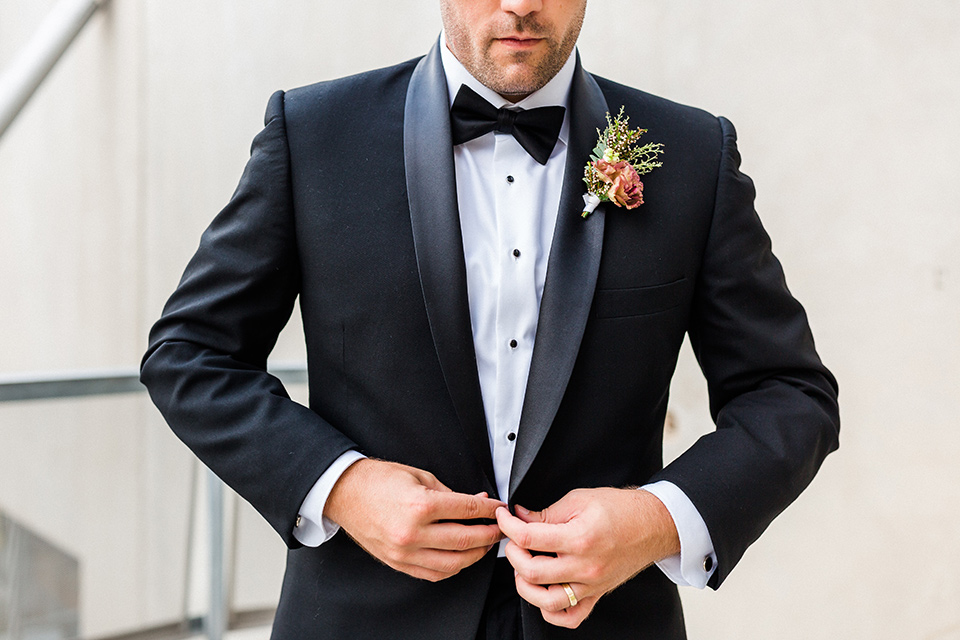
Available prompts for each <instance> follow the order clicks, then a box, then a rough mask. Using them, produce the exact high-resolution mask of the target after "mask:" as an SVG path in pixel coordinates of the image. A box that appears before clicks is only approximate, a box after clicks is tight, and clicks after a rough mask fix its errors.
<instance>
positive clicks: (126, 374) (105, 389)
mask: <svg viewBox="0 0 960 640" xmlns="http://www.w3.org/2000/svg"><path fill="white" fill-rule="evenodd" d="M269 372H270V373H271V374H272V375H274V376H276V377H277V378H279V379H280V381H281V382H283V383H284V384H305V383H306V382H307V370H306V367H305V366H304V365H302V364H299V363H294V364H289V363H288V364H277V365H275V366H270V368H269ZM145 390H146V389H145V388H144V386H143V385H142V384H140V372H139V371H138V370H137V369H135V368H133V367H130V368H124V369H90V370H81V371H66V372H42V373H36V372H34V373H18V374H0V403H2V402H22V401H25V400H53V399H58V398H78V397H82V396H104V395H114V394H118V393H137V392H142V391H145Z"/></svg>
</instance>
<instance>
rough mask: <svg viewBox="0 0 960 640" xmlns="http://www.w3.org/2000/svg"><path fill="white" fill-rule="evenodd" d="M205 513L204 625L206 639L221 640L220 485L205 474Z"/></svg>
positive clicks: (223, 626)
mask: <svg viewBox="0 0 960 640" xmlns="http://www.w3.org/2000/svg"><path fill="white" fill-rule="evenodd" d="M207 510H208V512H209V518H208V520H209V522H208V526H209V527H210V608H209V610H208V611H207V619H206V623H205V624H204V632H205V633H206V636H207V638H208V639H209V640H223V633H224V631H225V630H226V626H227V621H226V617H227V602H226V592H225V590H224V582H223V578H224V572H223V558H224V552H223V540H224V534H223V483H222V482H221V481H220V478H218V477H217V476H215V475H214V473H213V472H212V471H208V472H207Z"/></svg>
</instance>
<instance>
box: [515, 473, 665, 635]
mask: <svg viewBox="0 0 960 640" xmlns="http://www.w3.org/2000/svg"><path fill="white" fill-rule="evenodd" d="M516 513H517V515H516V516H514V515H511V514H510V512H509V511H508V510H507V509H506V508H504V507H501V508H499V509H497V523H498V524H499V525H500V530H501V531H502V532H503V533H504V535H506V536H507V537H508V538H510V542H509V543H508V544H507V547H506V554H507V559H508V560H509V561H510V564H512V565H513V568H514V569H515V570H516V572H517V576H516V583H517V593H519V594H520V597H521V598H523V599H524V600H526V601H527V602H529V603H530V604H532V605H534V606H535V607H538V608H539V609H540V611H541V613H542V614H543V618H544V620H546V621H547V622H549V623H550V624H554V625H557V626H561V627H568V628H571V629H574V628H576V627H578V626H579V625H580V623H581V622H583V621H584V620H585V619H586V617H587V616H588V615H590V612H591V611H593V607H594V606H595V605H596V604H597V601H598V600H599V599H600V598H601V597H602V596H603V595H604V594H606V593H608V592H610V591H612V590H613V589H615V588H616V587H618V586H620V585H621V584H623V583H624V582H626V581H627V580H629V579H630V578H632V577H633V576H635V575H636V574H637V573H639V572H640V571H642V570H643V569H645V568H647V567H648V566H650V565H651V564H653V563H654V562H657V561H658V560H662V559H663V558H666V557H668V556H671V555H674V554H677V553H679V552H680V540H679V538H678V537H677V530H676V527H675V526H674V524H673V519H672V518H671V517H670V513H669V512H668V511H667V508H666V507H664V506H663V503H662V502H660V500H659V499H657V498H656V497H655V496H654V495H653V494H651V493H648V492H647V491H643V490H638V489H611V488H603V489H577V490H574V491H571V492H570V493H568V494H567V495H565V496H564V497H563V498H561V499H560V500H559V501H558V502H556V503H554V504H553V505H551V506H549V507H547V508H546V509H544V510H543V511H528V510H526V509H524V508H523V507H521V506H519V505H517V507H516ZM531 552H534V553H536V554H537V555H534V553H531ZM564 583H566V584H568V585H569V587H570V588H571V589H572V590H573V593H574V595H575V597H576V600H577V604H576V605H575V606H573V605H571V599H570V597H569V596H568V594H567V592H566V590H564V588H563V586H562V585H563V584H564Z"/></svg>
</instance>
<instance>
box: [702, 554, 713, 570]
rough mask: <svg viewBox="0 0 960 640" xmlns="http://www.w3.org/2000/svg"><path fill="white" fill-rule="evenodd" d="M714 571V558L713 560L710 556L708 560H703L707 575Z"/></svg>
mask: <svg viewBox="0 0 960 640" xmlns="http://www.w3.org/2000/svg"><path fill="white" fill-rule="evenodd" d="M712 569H713V558H711V557H710V556H707V557H706V558H704V559H703V570H704V571H706V572H707V573H710V571H711V570H712Z"/></svg>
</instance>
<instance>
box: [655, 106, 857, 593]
mask: <svg viewBox="0 0 960 640" xmlns="http://www.w3.org/2000/svg"><path fill="white" fill-rule="evenodd" d="M719 122H720V127H721V130H722V134H723V143H722V144H723V149H722V159H721V163H720V169H719V175H718V178H717V191H716V199H715V204H714V213H713V218H712V221H711V225H710V231H709V235H708V239H707V245H706V248H705V251H704V257H703V263H702V266H701V270H700V273H699V275H698V278H697V281H696V286H695V291H694V301H693V308H692V312H691V318H690V327H689V335H690V340H691V343H692V345H693V350H694V353H695V354H696V357H697V360H698V362H699V363H700V367H701V369H702V370H703V373H704V375H705V377H706V379H707V383H708V388H709V395H710V411H711V414H712V416H713V419H714V421H715V422H716V425H717V429H716V431H714V432H712V433H710V434H707V435H705V436H704V437H702V438H701V439H700V440H699V441H697V442H696V443H695V444H694V445H693V446H692V447H691V448H690V449H689V450H687V451H686V452H685V453H684V454H683V455H681V456H680V457H679V458H677V459H676V460H675V461H674V462H672V463H671V464H669V465H668V466H667V467H666V468H665V469H664V470H663V471H662V472H661V473H660V474H658V475H657V476H656V477H655V478H654V480H669V481H671V482H673V483H674V484H676V485H677V486H678V487H679V488H680V489H682V490H683V491H684V493H686V495H687V496H688V497H689V498H690V500H691V501H692V502H693V504H694V505H695V506H696V508H697V509H698V511H699V512H700V514H701V515H702V516H703V519H704V522H705V523H706V525H707V528H708V529H709V531H710V536H711V538H712V540H713V543H714V548H715V550H716V554H717V570H716V571H715V572H714V575H713V576H712V577H711V579H710V582H709V583H708V584H709V585H710V586H711V587H713V588H717V587H718V586H719V585H720V584H721V583H722V582H723V580H724V579H725V578H726V576H727V575H728V574H729V573H730V571H731V569H732V568H733V567H734V566H735V565H736V564H737V562H738V561H739V560H740V558H741V556H742V555H743V553H744V551H745V550H746V548H747V547H748V546H749V545H750V544H751V543H752V542H753V541H754V540H756V539H757V538H758V537H759V536H760V534H761V533H762V532H763V531H764V529H766V527H767V526H768V525H769V524H770V522H771V521H772V520H773V518H774V517H776V516H777V514H779V513H780V512H781V511H783V509H785V508H786V507H787V505H789V504H790V503H791V502H792V501H793V500H794V499H795V498H796V497H797V496H798V495H799V494H800V492H801V491H802V490H803V489H804V488H805V487H806V486H807V485H808V484H809V483H810V481H811V480H812V479H813V476H814V474H815V473H816V472H817V470H818V469H819V467H820V465H821V463H822V462H823V460H824V458H825V457H826V455H827V454H828V453H830V452H831V451H833V450H835V449H836V448H837V446H838V433H839V428H840V427H839V413H838V406H837V384H836V381H835V379H834V377H833V376H832V375H831V374H830V372H829V371H828V370H827V369H826V368H825V367H824V366H823V364H822V363H821V361H820V358H819V357H818V355H817V353H816V350H815V348H814V342H813V336H812V334H811V332H810V328H809V325H808V323H807V318H806V314H805V312H804V310H803V308H802V307H801V306H800V303H799V302H797V301H796V299H794V298H793V296H792V295H791V294H790V292H789V291H788V289H787V286H786V282H785V280H784V276H783V271H782V269H781V266H780V263H779V262H778V261H777V259H776V258H775V257H774V255H773V253H772V252H771V246H770V239H769V237H768V236H767V234H766V232H765V231H764V229H763V227H762V225H761V223H760V220H759V218H758V216H757V214H756V212H755V210H754V205H753V201H754V195H755V192H754V188H753V183H752V181H751V180H750V179H749V178H748V177H747V176H745V175H744V174H743V173H741V172H740V154H739V152H738V151H737V146H736V132H735V130H734V128H733V125H732V124H731V123H730V122H729V121H727V120H725V119H723V118H720V120H719Z"/></svg>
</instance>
